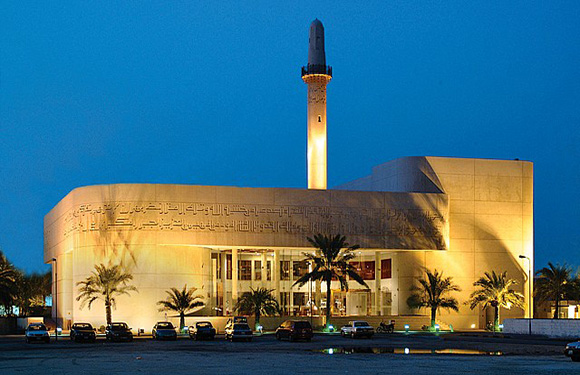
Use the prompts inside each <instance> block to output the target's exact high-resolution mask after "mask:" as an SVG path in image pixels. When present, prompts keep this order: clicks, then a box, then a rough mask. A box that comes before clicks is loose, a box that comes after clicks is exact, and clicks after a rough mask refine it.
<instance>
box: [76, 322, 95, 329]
mask: <svg viewBox="0 0 580 375" xmlns="http://www.w3.org/2000/svg"><path fill="white" fill-rule="evenodd" d="M73 329H93V326H92V325H90V324H89V323H75V324H73Z"/></svg>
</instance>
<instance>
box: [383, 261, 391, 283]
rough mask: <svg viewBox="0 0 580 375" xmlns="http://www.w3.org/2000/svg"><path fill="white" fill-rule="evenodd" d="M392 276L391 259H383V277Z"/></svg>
mask: <svg viewBox="0 0 580 375" xmlns="http://www.w3.org/2000/svg"><path fill="white" fill-rule="evenodd" d="M390 278H391V259H383V260H381V279H390Z"/></svg>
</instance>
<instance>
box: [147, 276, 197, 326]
mask: <svg viewBox="0 0 580 375" xmlns="http://www.w3.org/2000/svg"><path fill="white" fill-rule="evenodd" d="M196 290H197V288H191V289H187V284H185V285H184V286H183V290H181V291H180V290H179V289H177V288H171V289H170V290H166V291H165V293H167V299H166V300H163V301H159V302H157V304H158V305H161V308H160V309H159V311H168V310H171V311H175V312H178V313H179V329H180V330H182V329H183V327H185V314H187V313H188V312H189V311H190V310H193V309H195V308H197V307H202V306H204V303H203V302H202V301H201V300H202V299H203V296H201V295H194V294H195V292H196Z"/></svg>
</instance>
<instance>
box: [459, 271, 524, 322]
mask: <svg viewBox="0 0 580 375" xmlns="http://www.w3.org/2000/svg"><path fill="white" fill-rule="evenodd" d="M516 284H517V281H516V280H514V279H508V278H507V272H506V271H504V272H503V273H500V274H496V273H495V271H492V272H491V274H490V273H489V272H486V273H485V274H484V277H481V278H479V280H477V281H476V282H474V283H473V286H475V287H477V288H478V289H475V290H474V291H473V293H471V295H470V296H469V301H467V302H466V303H465V304H466V305H470V308H471V309H472V310H473V309H474V308H475V307H476V306H477V305H483V308H484V309H485V308H487V307H488V306H491V307H493V312H494V315H493V330H494V332H495V331H496V330H497V328H498V327H499V312H500V307H503V308H505V309H508V310H509V309H511V307H512V306H515V307H518V308H520V309H523V308H524V296H523V295H522V294H521V293H519V292H516V291H515V290H513V289H511V286H512V285H516Z"/></svg>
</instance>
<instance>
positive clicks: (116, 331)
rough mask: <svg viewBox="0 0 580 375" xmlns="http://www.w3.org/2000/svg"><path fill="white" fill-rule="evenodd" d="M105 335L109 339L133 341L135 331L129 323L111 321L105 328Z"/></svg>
mask: <svg viewBox="0 0 580 375" xmlns="http://www.w3.org/2000/svg"><path fill="white" fill-rule="evenodd" d="M105 337H106V338H107V340H109V341H133V332H131V328H129V326H128V325H127V323H121V322H119V323H111V324H107V327H106V328H105Z"/></svg>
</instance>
